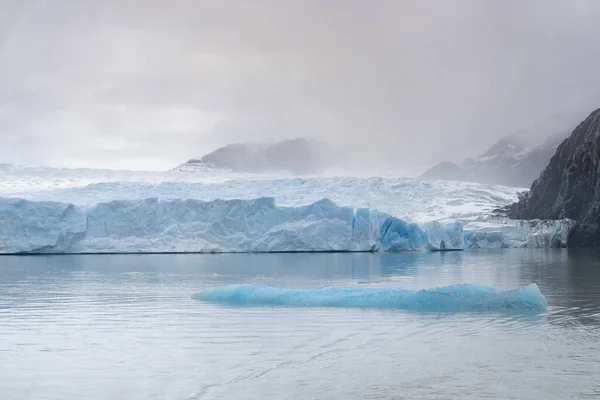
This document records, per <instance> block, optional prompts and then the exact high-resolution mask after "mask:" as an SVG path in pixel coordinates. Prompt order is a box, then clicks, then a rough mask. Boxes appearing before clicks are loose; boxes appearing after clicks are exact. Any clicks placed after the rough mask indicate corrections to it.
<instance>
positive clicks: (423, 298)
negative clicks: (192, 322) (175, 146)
mask: <svg viewBox="0 0 600 400" xmlns="http://www.w3.org/2000/svg"><path fill="white" fill-rule="evenodd" d="M194 298H195V299H196V300H200V301H205V302H212V303H221V304H230V305H237V306H249V305H263V306H284V307H345V308H383V309H405V310H429V311H434V310H436V311H440V310H443V311H475V310H477V311H480V310H512V311H515V310H531V311H544V310H546V309H547V308H548V302H547V301H546V298H545V297H544V295H543V294H542V293H541V292H540V290H539V288H538V286H537V285H536V284H535V283H532V284H529V285H527V286H523V287H521V288H519V289H516V290H510V291H504V292H502V291H496V290H495V289H493V288H490V287H486V286H480V285H475V284H463V285H453V286H447V287H442V288H434V289H426V290H418V291H416V290H405V289H371V288H361V289H354V288H323V289H287V288H280V287H274V286H257V285H246V286H221V287H216V288H212V289H208V290H205V291H203V292H201V293H198V294H196V295H195V296H194Z"/></svg>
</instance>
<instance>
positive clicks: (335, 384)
mask: <svg viewBox="0 0 600 400" xmlns="http://www.w3.org/2000/svg"><path fill="white" fill-rule="evenodd" d="M595 253H597V252H594V251H583V250H570V251H567V250H537V249H536V250H526V249H511V250H489V251H485V250H481V251H465V252H453V253H401V254H254V255H243V254H242V255H123V256H118V255H105V256H91V255H73V256H26V257H0V398H2V399H3V400H4V399H6V400H12V399H44V400H46V399H78V400H79V399H93V400H95V399H98V400H99V399H111V400H112V399H128V400H129V399H152V400H153V399H184V400H187V399H232V398H244V399H254V398H255V399H299V398H302V399H363V398H367V399H379V398H390V399H392V398H395V399H412V398H426V399H432V398H433V399H436V398H439V399H479V398H497V399H565V398H598V397H599V396H600V384H598V382H600V369H599V368H598V366H599V365H600V255H597V254H595ZM532 282H534V283H537V285H538V286H539V289H540V291H541V292H542V293H543V294H544V295H545V297H546V299H547V301H548V310H547V311H542V312H500V313H499V312H495V311H489V312H488V311H477V312H449V311H444V312H440V311H437V312H435V311H419V310H397V309H377V308H375V309H361V308H344V307H336V308H328V307H299V308H296V307H273V306H252V307H246V306H243V305H227V304H215V303H211V302H204V301H199V300H198V299H196V298H195V295H196V294H197V293H200V292H203V291H206V290H207V289H211V288H216V287H221V286H226V285H260V286H263V285H264V286H275V287H283V288H289V289H319V288H323V287H332V288H340V289H341V288H352V289H360V288H381V289H405V290H418V289H424V288H434V287H439V286H448V285H455V284H462V283H474V284H478V285H484V286H491V287H494V288H496V289H497V290H511V289H516V288H519V287H522V286H525V285H527V284H529V283H532Z"/></svg>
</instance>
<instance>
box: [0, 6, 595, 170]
mask: <svg viewBox="0 0 600 400" xmlns="http://www.w3.org/2000/svg"><path fill="white" fill-rule="evenodd" d="M598 21H600V1H597V0H570V1H566V0H451V1H450V0H428V1H423V0H369V1H366V0H214V1H203V0H169V1H166V0H160V1H159V0H102V1H97V0H0V163H3V162H4V163H18V164H36V165H40V164H42V165H51V166H60V167H94V168H125V169H152V170H156V169H169V168H172V167H174V166H176V165H178V164H180V163H182V162H184V161H185V160H187V159H190V158H198V157H200V156H202V155H204V154H205V153H208V152H210V151H212V150H214V149H215V148H217V147H219V146H223V145H226V144H228V143H233V142H244V141H271V140H279V139H285V138H293V137H307V138H318V139H320V140H323V141H327V142H330V143H332V144H333V146H334V147H335V149H336V151H337V152H338V153H339V155H341V156H342V158H344V159H347V160H351V162H352V163H353V164H354V165H355V166H362V165H364V166H365V167H376V168H386V169H389V170H397V171H400V172H406V173H407V174H410V173H418V172H420V171H422V170H423V169H425V168H426V167H428V166H431V165H433V164H435V163H437V162H439V161H442V160H450V161H460V160H461V159H463V158H465V157H470V156H474V155H476V154H477V153H480V152H482V151H483V150H485V148H486V147H488V146H490V145H491V144H492V143H493V142H494V141H495V140H497V139H499V138H500V137H502V136H505V135H508V134H512V133H514V132H515V131H519V130H521V129H523V128H528V127H530V126H534V125H535V124H539V123H540V121H545V120H548V119H549V118H552V117H554V116H556V115H561V116H566V118H568V119H572V120H573V121H574V122H573V123H575V122H576V121H577V120H581V119H583V118H584V117H585V116H586V115H587V114H589V112H591V111H593V110H594V109H596V108H599V107H600V73H599V72H598V66H599V65H600V24H599V23H598ZM550 133H555V132H549V134H550Z"/></svg>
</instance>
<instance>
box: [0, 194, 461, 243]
mask: <svg viewBox="0 0 600 400" xmlns="http://www.w3.org/2000/svg"><path fill="white" fill-rule="evenodd" d="M463 247H464V243H463V234H462V225H461V224H455V223H453V224H447V225H443V226H442V225H440V224H439V223H438V222H431V223H427V224H424V225H420V224H417V223H409V222H406V221H403V220H401V219H398V218H395V217H392V216H390V215H388V214H383V213H379V212H377V211H372V210H369V209H356V210H355V209H352V208H350V207H339V206H337V205H335V204H334V203H332V202H331V201H329V200H326V199H324V200H321V201H319V202H316V203H313V204H311V205H308V206H300V207H279V206H277V205H275V202H274V200H273V199H272V198H260V199H255V200H215V201H211V202H203V201H199V200H170V201H165V200H157V199H146V200H140V201H113V202H109V203H100V204H97V205H95V206H92V207H89V208H86V209H82V208H80V207H78V206H74V205H72V204H62V203H55V202H31V201H27V200H19V199H1V198H0V253H123V252H124V253H147V252H281V251H404V250H427V249H429V250H449V249H462V248H463Z"/></svg>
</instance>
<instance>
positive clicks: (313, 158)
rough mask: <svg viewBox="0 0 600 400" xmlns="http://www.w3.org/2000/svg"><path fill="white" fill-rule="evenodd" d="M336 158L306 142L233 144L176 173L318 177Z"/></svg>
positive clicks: (324, 147)
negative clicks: (216, 171) (212, 170)
mask: <svg viewBox="0 0 600 400" xmlns="http://www.w3.org/2000/svg"><path fill="white" fill-rule="evenodd" d="M332 157H333V155H332V152H331V151H330V149H329V146H328V145H327V144H325V143H322V142H319V141H315V140H308V139H304V138H295V139H288V140H283V141H279V142H274V143H267V142H259V143H233V144H229V145H227V146H223V147H220V148H218V149H217V150H215V151H213V152H211V153H209V154H206V155H205V156H203V157H201V158H199V159H192V160H189V161H188V162H186V163H184V164H182V165H180V166H179V167H177V169H179V170H182V171H194V170H197V169H210V168H218V169H227V170H231V171H234V172H248V173H265V172H267V173H268V172H283V173H291V174H318V173H321V172H323V171H324V170H325V169H326V168H327V167H331V166H332V165H334V161H333V159H332Z"/></svg>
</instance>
